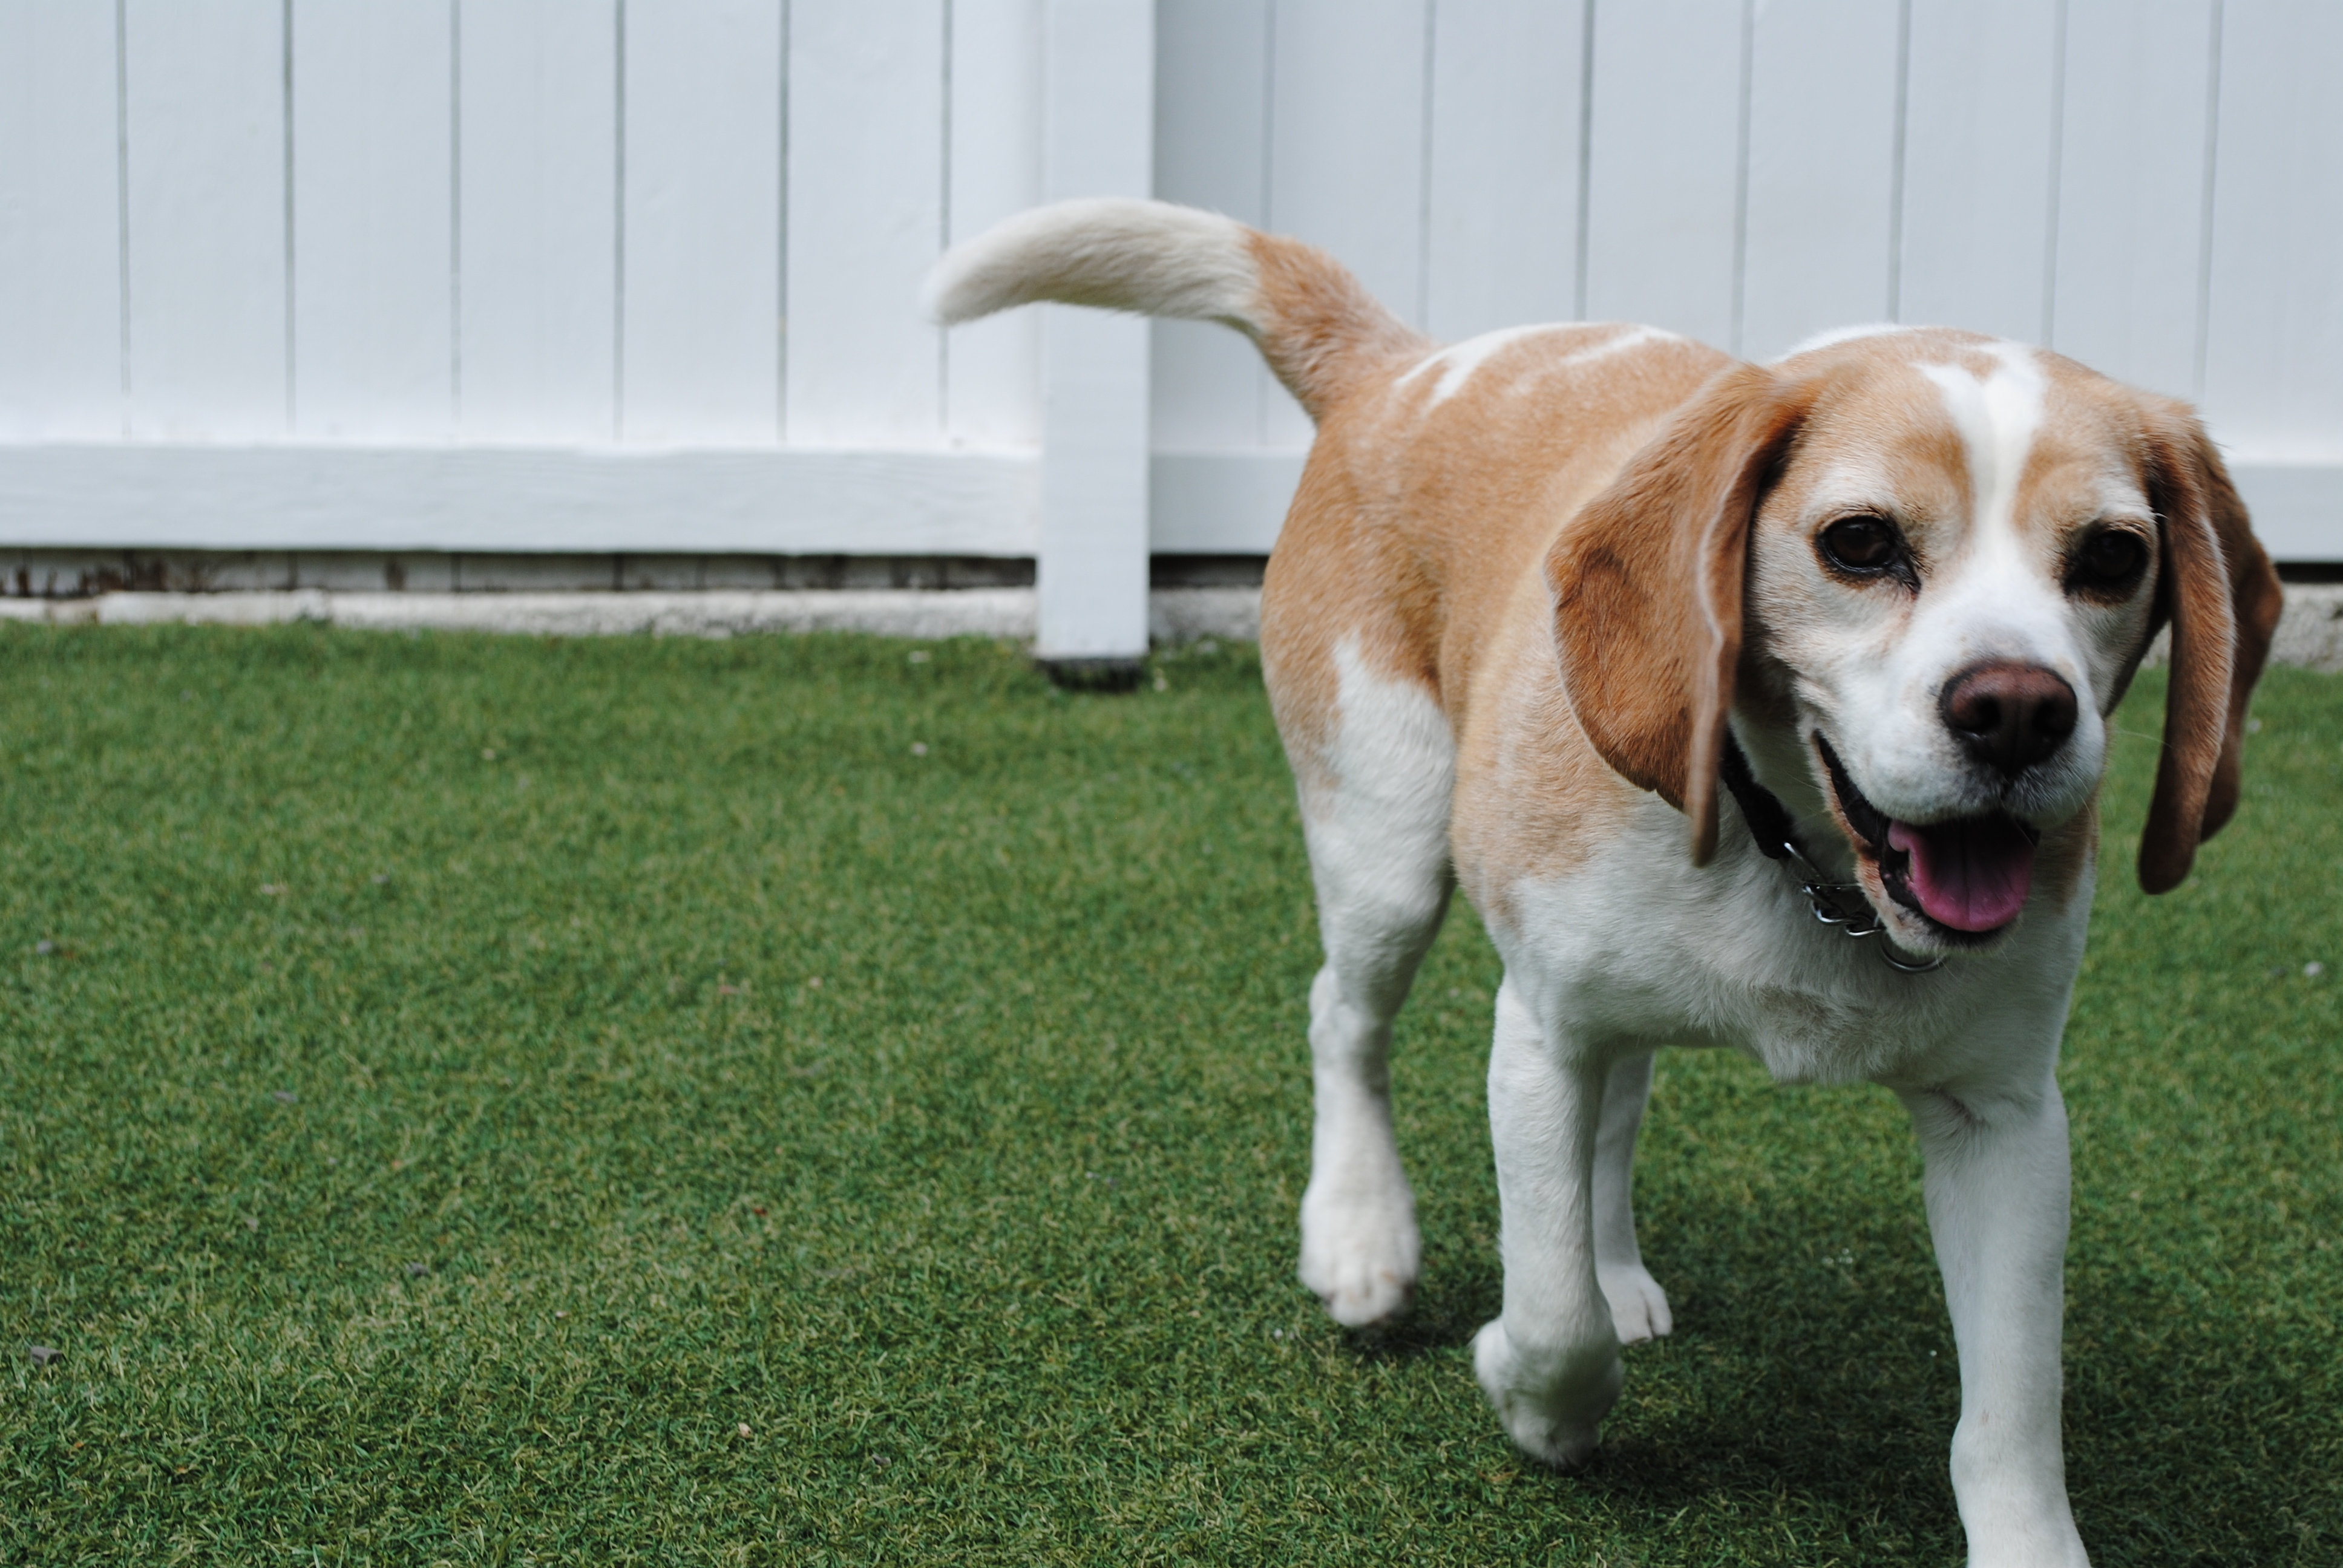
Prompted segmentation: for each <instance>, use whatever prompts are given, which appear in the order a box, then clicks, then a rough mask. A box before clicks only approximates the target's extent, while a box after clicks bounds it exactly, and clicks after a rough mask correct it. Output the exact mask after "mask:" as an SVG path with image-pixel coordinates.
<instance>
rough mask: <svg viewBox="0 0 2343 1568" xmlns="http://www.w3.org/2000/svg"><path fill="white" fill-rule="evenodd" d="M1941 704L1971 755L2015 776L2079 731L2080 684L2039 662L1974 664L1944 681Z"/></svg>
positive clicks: (1948, 721) (1955, 731) (1938, 705)
mask: <svg viewBox="0 0 2343 1568" xmlns="http://www.w3.org/2000/svg"><path fill="white" fill-rule="evenodd" d="M1937 707H1938V708H1939V709H1940V710H1941V711H1942V712H1943V713H1944V716H1945V724H1946V727H1947V728H1948V729H1951V730H1952V732H1953V733H1954V734H1955V735H1957V736H1959V737H1960V738H1961V744H1962V745H1964V746H1966V747H1967V748H1968V749H1969V754H1970V755H1971V756H1973V757H1975V758H1976V759H1977V760H1978V761H1980V762H1984V763H1987V764H1989V765H1991V766H1992V767H1994V768H1996V769H1999V770H2000V771H2001V772H2003V773H2005V774H2007V775H2009V776H2010V777H2011V778H2016V776H2017V775H2018V774H2020V773H2022V772H2024V771H2025V770H2026V769H2028V768H2031V767H2033V766H2034V765H2035V764H2036V762H2039V761H2041V760H2042V759H2044V758H2046V757H2048V756H2049V755H2050V754H2051V753H2053V752H2055V751H2056V750H2057V749H2058V748H2060V747H2061V746H2064V745H2065V744H2066V737H2068V736H2069V735H2072V734H2073V733H2075V689H2074V688H2073V687H2071V686H2069V685H2067V684H2066V681H2065V679H2063V678H2061V677H2060V676H2059V675H2058V673H2057V672H2056V671H2055V670H2049V669H2045V668H2042V667H2041V666H2040V665H2038V664H2018V663H2016V662H2014V661H2011V660H2007V659H2002V660H1996V662H1994V663H1991V664H1979V665H1973V666H1971V667H1970V668H1967V669H1965V670H1963V671H1961V672H1960V674H1958V675H1956V676H1955V677H1953V678H1952V679H1950V680H1948V681H1946V682H1945V690H1944V694H1943V696H1942V697H1941V698H1939V699H1938V700H1937Z"/></svg>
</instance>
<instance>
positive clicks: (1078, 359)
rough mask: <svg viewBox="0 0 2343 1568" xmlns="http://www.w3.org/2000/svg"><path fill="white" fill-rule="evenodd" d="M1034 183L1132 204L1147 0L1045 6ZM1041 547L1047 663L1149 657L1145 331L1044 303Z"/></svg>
mask: <svg viewBox="0 0 2343 1568" xmlns="http://www.w3.org/2000/svg"><path fill="white" fill-rule="evenodd" d="M1043 26H1044V28H1045V29H1046V31H1045V33H1044V35H1043V38H1044V42H1043V62H1044V65H1043V69H1044V71H1045V73H1046V75H1045V82H1046V85H1045V87H1044V92H1045V94H1046V96H1047V103H1048V109H1047V116H1048V117H1047V120H1046V123H1045V126H1044V130H1043V137H1044V140H1043V146H1042V167H1043V175H1042V189H1043V194H1044V195H1046V196H1048V197H1049V198H1050V199H1051V200H1052V201H1064V200H1067V199H1069V198H1071V197H1076V196H1144V195H1145V194H1146V192H1147V186H1148V183H1149V181H1150V180H1151V179H1152V178H1153V175H1154V166H1155V156H1154V141H1155V101H1154V100H1155V6H1154V5H1153V0H1046V9H1045V10H1044V12H1043ZM1044 309H1045V311H1046V314H1045V315H1044V316H1043V317H1042V323H1041V366H1042V370H1041V374H1042V400H1043V401H1042V443H1043V447H1044V453H1043V457H1042V465H1041V558H1040V560H1039V561H1038V562H1037V563H1036V569H1035V578H1036V581H1035V584H1034V587H1035V589H1036V597H1037V598H1038V599H1039V610H1040V621H1041V628H1040V629H1041V636H1040V638H1039V639H1038V647H1037V648H1036V651H1037V652H1038V653H1040V654H1041V657H1043V658H1053V659H1098V658H1107V659H1124V658H1133V657H1135V656H1137V655H1140V654H1143V653H1145V652H1146V651H1147V567H1148V559H1147V548H1148V527H1147V505H1148V486H1147V479H1148V428H1147V425H1148V421H1147V385H1148V371H1147V347H1148V336H1147V323H1146V322H1144V321H1142V320H1141V319H1140V318H1138V317H1131V316H1119V315H1109V314H1108V313H1106V312H1104V311H1100V310H1075V309H1071V308H1068V307H1062V306H1048V307H1044Z"/></svg>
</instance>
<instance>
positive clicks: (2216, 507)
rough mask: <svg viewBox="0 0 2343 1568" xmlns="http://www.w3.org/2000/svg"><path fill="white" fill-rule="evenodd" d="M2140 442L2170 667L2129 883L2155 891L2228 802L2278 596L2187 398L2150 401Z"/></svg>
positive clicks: (2167, 884) (2189, 857) (2182, 872)
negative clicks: (2159, 535) (2158, 531)
mask: <svg viewBox="0 0 2343 1568" xmlns="http://www.w3.org/2000/svg"><path fill="white" fill-rule="evenodd" d="M2147 447H2148V478H2149V494H2150V497H2151V498H2152V502H2153V504H2154V506H2155V508H2156V511H2157V518H2158V520H2159V522H2160V524H2161V526H2162V528H2163V533H2164V582H2163V589H2162V600H2163V609H2164V610H2165V611H2166V612H2167V613H2168V614H2169V615H2170V617H2171V620H2172V679H2171V685H2170V687H2169V689H2168V692H2167V697H2166V699H2165V708H2164V752H2163V756H2162V759H2161V760H2159V761H2158V763H2157V769H2156V794H2155V797H2154V799H2152V800H2151V801H2150V802H2149V805H2148V808H2147V829H2146V830H2145V831H2144V832H2143V833H2142V834H2141V835H2140V840H2139V885H2140V886H2141V887H2143V888H2145V889H2147V890H2148V891H2149V892H2151V893H2162V892H2167V891H2169V890H2172V889H2173V888H2176V887H2177V886H2179V885H2180V880H2181V879H2182V878H2184V877H2186V876H2187V874H2188V868H2189V865H2190V863H2191V862H2193V861H2194V860H2195V859H2196V858H2197V845H2198V844H2199V843H2200V842H2202V841H2203V840H2205V839H2209V838H2211V837H2212V836H2213V835H2214V834H2215V833H2217V832H2218V831H2219V830H2220V828H2221V825H2222V824H2223V823H2225V822H2227V820H2228V819H2229V817H2230V814H2231V813H2232V812H2234V811H2236V810H2237V764H2238V749H2239V746H2240V744H2241V742H2242V740H2243V739H2244V733H2245V725H2246V700H2247V699H2248V698H2249V697H2251V696H2252V695H2253V690H2254V682H2255V681H2257V680H2258V679H2259V678H2261V673H2262V662H2263V660H2264V659H2266V658H2268V657H2269V645H2270V634H2271V633H2272V631H2274V630H2275V629H2276V628H2277V626H2278V612H2279V610H2280V609H2281V608H2284V604H2285V596H2284V593H2283V590H2281V589H2280V588H2279V587H2278V573H2277V572H2276V571H2275V570H2273V569H2272V568H2271V567H2270V563H2269V557H2268V556H2267V555H2265V554H2264V553H2263V552H2262V547H2261V545H2260V544H2259V542H2258V541H2257V540H2256V539H2255V538H2254V534H2253V527H2252V524H2251V522H2250V520H2249V519H2248V518H2247V516H2246V504H2245V503H2244V502H2243V501H2241V500H2239V499H2238V498H2237V488H2236V487H2235V486H2233V485H2231V484H2230V483H2229V474H2228V470H2227V468H2224V467H2222V466H2221V455H2220V454H2219V453H2218V452H2217V451H2215V450H2214V449H2213V443H2212V441H2211V439H2210V438H2209V437H2207V436H2206V434H2205V427H2204V426H2202V425H2201V424H2199V423H2198V422H2197V417H2196V416H2195V415H2194V414H2193V413H2191V412H2190V411H2189V409H2188V408H2187V406H2186V405H2183V404H2178V403H2170V402H2163V401H2160V400H2159V401H2158V402H2157V404H2155V405H2154V406H2152V407H2151V408H2150V411H2149V422H2148V428H2147Z"/></svg>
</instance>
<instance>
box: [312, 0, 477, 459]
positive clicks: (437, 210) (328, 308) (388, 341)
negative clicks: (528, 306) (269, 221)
mask: <svg viewBox="0 0 2343 1568" xmlns="http://www.w3.org/2000/svg"><path fill="white" fill-rule="evenodd" d="M292 15H293V149H294V156H293V429H294V434H295V435H296V436H297V437H305V438H309V439H318V440H329V441H333V440H367V441H401V440H408V441H442V440H445V439H447V437H448V435H449V434H450V433H451V431H452V429H453V427H454V422H455V390H456V388H455V320H454V313H455V255H454V236H453V234H452V231H451V226H452V225H453V223H454V221H455V190H454V188H453V187H454V175H455V167H454V157H453V145H452V139H451V138H452V137H453V136H454V122H455V101H454V89H455V61H454V48H455V39H454V27H455V15H454V10H453V7H452V5H449V4H448V3H447V0H404V3H403V4H400V5H348V4H347V3H346V0H294V5H293V8H292Z"/></svg>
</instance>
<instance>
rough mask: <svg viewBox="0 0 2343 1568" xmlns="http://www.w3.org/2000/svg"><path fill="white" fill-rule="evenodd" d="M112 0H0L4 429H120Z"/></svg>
mask: <svg viewBox="0 0 2343 1568" xmlns="http://www.w3.org/2000/svg"><path fill="white" fill-rule="evenodd" d="M115 85H116V35H115V29H114V8H113V7H112V6H110V5H89V4H87V3H86V0H0V437H6V438H11V439H15V440H34V439H40V438H43V437H51V438H54V437H82V438H85V439H86V438H89V437H110V436H119V435H120V434H121V433H122V227H121V221H120V215H121V208H120V205H119V197H120V189H121V187H120V184H119V165H118V159H117V152H118V147H119V138H118V136H117V134H116V118H115V111H116V105H117V104H118V102H119V100H118V98H117V97H116V92H115Z"/></svg>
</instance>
